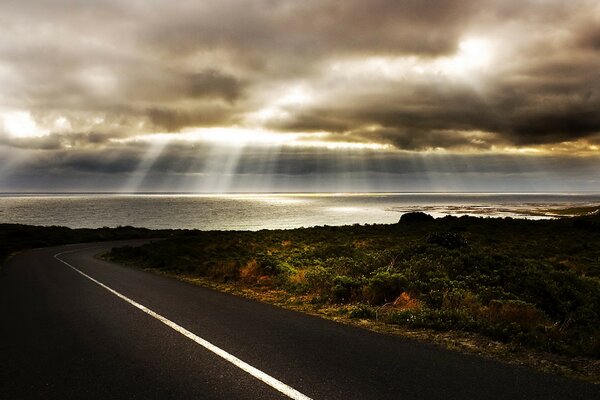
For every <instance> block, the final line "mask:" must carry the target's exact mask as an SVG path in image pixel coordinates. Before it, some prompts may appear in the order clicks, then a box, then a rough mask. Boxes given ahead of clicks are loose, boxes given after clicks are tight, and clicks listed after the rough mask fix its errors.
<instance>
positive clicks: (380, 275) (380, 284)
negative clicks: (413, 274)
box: [363, 271, 408, 304]
mask: <svg viewBox="0 0 600 400" xmlns="http://www.w3.org/2000/svg"><path fill="white" fill-rule="evenodd" d="M407 283H408V281H407V279H406V277H405V276H404V275H402V274H399V273H393V272H388V271H382V272H377V273H376V274H374V275H372V276H371V277H370V278H369V279H368V280H367V282H366V285H365V287H364V289H363V295H364V297H365V299H366V300H367V301H368V302H369V303H370V304H384V303H389V302H392V301H394V300H395V299H396V298H397V297H398V296H400V293H402V292H403V291H405V290H406V286H407Z"/></svg>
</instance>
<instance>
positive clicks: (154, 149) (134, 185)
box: [121, 142, 168, 193]
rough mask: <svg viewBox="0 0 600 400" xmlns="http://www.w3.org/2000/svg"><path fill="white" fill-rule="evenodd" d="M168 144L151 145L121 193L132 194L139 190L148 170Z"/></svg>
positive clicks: (157, 143)
mask: <svg viewBox="0 0 600 400" xmlns="http://www.w3.org/2000/svg"><path fill="white" fill-rule="evenodd" d="M167 143H168V142H156V143H153V144H152V145H151V146H150V147H149V148H148V150H147V151H146V153H145V154H144V156H143V157H142V159H141V160H140V162H139V163H138V165H137V167H136V169H135V171H134V172H132V173H131V175H130V177H129V179H127V182H125V184H124V185H123V186H122V187H121V192H123V193H133V192H137V191H139V190H140V188H141V186H142V184H143V182H144V179H146V177H147V176H148V174H149V172H150V170H151V169H152V166H153V165H154V163H156V160H158V158H159V157H160V155H161V154H162V152H163V150H164V149H165V147H166V145H167Z"/></svg>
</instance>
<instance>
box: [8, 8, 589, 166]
mask: <svg viewBox="0 0 600 400" xmlns="http://www.w3.org/2000/svg"><path fill="white" fill-rule="evenodd" d="M599 22H600V6H598V4H597V1H593V0H574V1H569V2H565V1H559V0H547V1H538V0H506V1H492V0H483V1H481V0H480V1H475V0H438V1H433V0H406V1H401V2H400V1H396V0H373V1H368V2H365V1H363V0H344V1H341V0H306V1H302V2H299V1H295V0H279V1H274V0H256V1H252V2H247V1H242V0H221V1H203V2H198V1H192V0H180V1H176V2H172V1H166V0H157V1H153V2H151V3H147V2H137V1H130V2H122V1H115V0H99V1H94V2H89V1H83V0H56V1H53V2H47V1H41V0H31V1H27V2H22V1H16V0H6V1H3V2H1V3H0V37H2V39H1V40H0V115H4V114H6V115H8V114H10V113H15V112H25V113H28V115H30V116H31V118H32V120H34V121H35V124H36V126H37V127H39V129H40V130H43V131H44V132H48V135H45V136H39V135H38V136H37V137H36V136H35V135H26V134H24V135H21V136H19V137H17V136H18V135H14V134H13V135H11V134H9V133H8V132H4V133H2V132H0V144H1V145H3V146H6V147H10V148H19V149H36V150H40V151H41V153H40V154H43V155H44V157H47V156H48V155H49V154H54V155H55V156H54V157H47V158H44V159H45V160H47V162H48V163H55V164H56V165H58V166H60V168H63V167H64V166H65V165H66V164H65V162H66V161H65V160H67V159H68V160H71V164H69V165H72V168H81V169H82V170H86V171H93V170H96V167H95V166H96V165H100V167H99V168H98V170H107V171H108V170H110V171H113V172H114V173H122V172H124V171H126V170H127V169H128V168H132V165H136V163H135V162H129V161H124V160H121V159H113V158H110V157H105V159H106V160H112V161H111V162H114V163H115V168H114V170H111V169H110V168H109V166H108V165H105V164H106V163H108V162H109V161H106V162H105V164H102V162H100V161H99V160H100V159H101V158H102V157H104V156H106V154H108V153H105V152H106V151H108V150H107V149H111V151H112V152H113V153H115V152H116V150H120V152H118V153H119V154H130V153H128V152H129V151H130V150H131V149H130V148H128V147H127V145H125V144H124V143H123V142H122V141H121V142H119V143H120V144H119V143H117V142H115V141H114V140H115V139H124V138H133V137H137V136H138V135H143V134H151V133H158V132H166V133H171V134H173V137H174V140H176V137H177V134H178V133H179V132H181V131H185V130H188V129H193V128H199V127H232V126H233V127H236V128H249V129H265V130H269V131H278V132H281V133H289V132H326V133H327V134H328V135H327V136H326V138H327V139H326V140H329V141H332V142H336V141H338V142H340V141H344V142H348V141H356V142H368V143H371V142H377V143H384V144H390V145H392V146H394V147H395V148H396V150H400V151H409V152H416V153H427V152H429V151H431V150H432V149H438V150H443V151H448V152H456V153H461V152H470V153H478V152H481V153H486V154H487V153H489V152H494V151H501V149H506V148H509V149H513V150H516V151H518V150H523V149H525V150H526V149H528V148H530V147H532V146H534V147H535V146H538V147H539V148H543V150H544V151H545V152H547V153H552V152H553V151H554V150H552V149H554V148H561V149H562V148H566V147H568V146H571V145H573V144H574V143H575V144H578V145H579V144H581V143H584V144H585V145H586V146H587V145H591V144H593V143H598V139H597V138H598V137H599V135H600V117H599V113H598V112H597V110H599V109H600V72H599V68H598V66H599V65H600V30H599V29H598V26H599ZM582 146H583V145H582ZM65 151H68V152H69V156H68V157H67V156H66V155H64V154H63V152H65ZM560 151H562V150H560ZM32 154H33V153H32ZM35 154H37V155H35V157H42V156H41V155H39V154H38V153H35ZM115 154H116V153H115ZM131 154H137V153H131ZM169 154H171V156H172V157H173V159H175V158H177V157H179V158H180V159H181V161H180V162H179V163H176V162H175V161H174V162H173V163H171V164H169V163H167V164H165V163H161V161H160V160H159V161H158V162H157V163H156V164H155V165H156V167H155V168H158V167H162V168H165V169H169V170H171V169H173V168H175V167H173V166H174V165H176V164H177V165H181V166H191V165H199V164H201V162H200V161H197V162H194V161H193V160H192V159H191V158H190V159H188V158H187V157H188V152H187V151H186V150H184V149H180V150H179V153H178V154H176V153H169ZM189 154H190V155H189V157H192V156H193V154H194V153H193V152H192V153H189ZM196 154H197V153H196ZM557 154H558V153H557ZM59 155H60V156H59ZM100 155H104V156H100ZM123 157H125V156H123ZM131 157H133V158H136V157H137V156H135V155H132V156H131ZM371 157H374V155H371ZM125 158H126V157H125ZM86 160H89V162H88V161H86ZM281 160H282V161H281V162H282V163H283V162H284V161H285V160H287V158H281ZM243 161H244V162H248V163H251V160H250V159H246V160H243ZM285 162H287V161H285ZM290 162H292V161H290ZM306 162H307V165H309V164H310V163H311V162H312V161H310V162H309V161H308V160H307V161H306ZM242 164H243V163H241V164H240V165H241V166H240V168H244V166H243V165H242ZM102 165H105V166H104V167H102ZM177 168H180V167H177ZM181 168H183V167H181ZM175 169H176V168H175Z"/></svg>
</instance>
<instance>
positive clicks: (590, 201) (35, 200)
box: [0, 193, 600, 230]
mask: <svg viewBox="0 0 600 400" xmlns="http://www.w3.org/2000/svg"><path fill="white" fill-rule="evenodd" d="M591 205H600V194H414V193H401V194H258V195H249V194H246V195H234V194H231V195H179V194H176V195H171V194H161V195H115V194H110V195H109V194H102V195H98V194H94V195H90V194H78V195H70V194H60V195H0V222H3V223H21V224H33V225H62V226H68V227H72V228H81V227H87V228H96V227H103V226H108V227H116V226H124V225H132V226H138V227H147V228H154V229H156V228H187V229H204V230H213V229H218V230H232V229H239V230H258V229H280V228H297V227H309V226H315V225H347V224H355V223H359V224H365V223H369V224H373V223H386V224H388V223H395V222H397V221H398V219H399V218H400V216H401V215H402V214H403V213H405V212H409V211H425V212H427V213H429V214H431V215H433V216H436V217H439V216H444V215H478V216H501V217H505V216H512V217H529V218H544V216H545V217H551V216H552V210H555V209H561V208H566V207H580V206H591Z"/></svg>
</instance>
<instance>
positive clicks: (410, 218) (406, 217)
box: [399, 211, 434, 224]
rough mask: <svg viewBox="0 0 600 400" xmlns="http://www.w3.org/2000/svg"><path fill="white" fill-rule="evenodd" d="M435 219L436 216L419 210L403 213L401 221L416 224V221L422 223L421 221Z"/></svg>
mask: <svg viewBox="0 0 600 400" xmlns="http://www.w3.org/2000/svg"><path fill="white" fill-rule="evenodd" d="M433 220H434V218H433V217H432V216H431V215H429V214H425V213H424V212H421V211H417V212H410V213H406V214H403V215H402V216H401V217H400V221H399V222H400V223H408V224H414V223H421V222H431V221H433Z"/></svg>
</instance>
